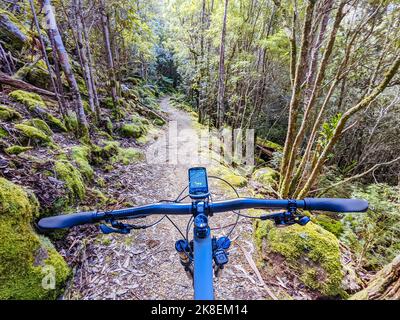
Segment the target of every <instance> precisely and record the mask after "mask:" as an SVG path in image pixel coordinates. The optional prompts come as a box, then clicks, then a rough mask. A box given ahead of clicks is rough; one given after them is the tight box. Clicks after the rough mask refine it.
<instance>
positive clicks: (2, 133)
mask: <svg viewBox="0 0 400 320" xmlns="http://www.w3.org/2000/svg"><path fill="white" fill-rule="evenodd" d="M5 137H8V132H7V130H5V129H3V128H1V127H0V138H5Z"/></svg>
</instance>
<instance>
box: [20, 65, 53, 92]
mask: <svg viewBox="0 0 400 320" xmlns="http://www.w3.org/2000/svg"><path fill="white" fill-rule="evenodd" d="M20 70H21V69H20ZM20 70H18V72H20ZM23 79H24V80H25V81H26V82H28V83H32V84H33V85H35V86H37V87H40V88H44V89H47V88H49V87H50V86H51V78H50V74H49V71H48V70H47V66H46V63H45V62H44V61H43V60H39V61H38V62H37V63H36V64H35V65H33V66H31V67H30V68H29V69H28V70H27V71H26V74H25V75H24V76H23Z"/></svg>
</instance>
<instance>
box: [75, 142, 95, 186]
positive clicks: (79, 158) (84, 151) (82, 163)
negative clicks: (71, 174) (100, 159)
mask: <svg viewBox="0 0 400 320" xmlns="http://www.w3.org/2000/svg"><path fill="white" fill-rule="evenodd" d="M90 153H91V150H90V148H89V147H88V146H83V145H82V146H75V147H72V148H71V156H72V160H74V161H75V163H76V164H77V165H78V168H79V171H80V172H81V174H82V175H83V176H84V177H85V178H87V179H88V180H92V179H93V175H94V171H93V168H92V166H91V165H90V163H89V159H90Z"/></svg>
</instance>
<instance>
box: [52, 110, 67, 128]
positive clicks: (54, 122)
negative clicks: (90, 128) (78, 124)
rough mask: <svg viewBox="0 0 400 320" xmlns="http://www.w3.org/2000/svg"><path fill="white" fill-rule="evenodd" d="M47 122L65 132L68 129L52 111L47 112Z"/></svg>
mask: <svg viewBox="0 0 400 320" xmlns="http://www.w3.org/2000/svg"><path fill="white" fill-rule="evenodd" d="M47 122H48V123H49V125H50V126H51V127H52V128H55V129H59V130H61V131H63V132H67V131H68V130H67V128H66V126H65V125H64V123H63V122H62V121H61V120H60V119H58V118H56V117H55V116H53V115H52V114H50V113H48V114H47Z"/></svg>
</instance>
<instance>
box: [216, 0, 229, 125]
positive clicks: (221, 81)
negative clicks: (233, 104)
mask: <svg viewBox="0 0 400 320" xmlns="http://www.w3.org/2000/svg"><path fill="white" fill-rule="evenodd" d="M227 13H228V0H225V9H224V18H223V22H222V32H221V45H220V49H219V69H218V96H217V128H220V127H221V126H222V125H223V121H224V116H225V104H224V102H225V35H226V18H227Z"/></svg>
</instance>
